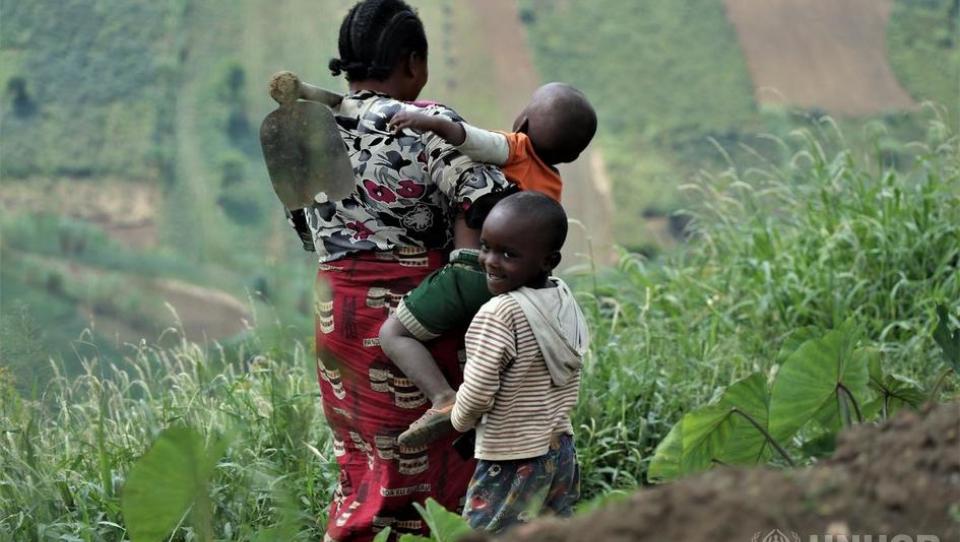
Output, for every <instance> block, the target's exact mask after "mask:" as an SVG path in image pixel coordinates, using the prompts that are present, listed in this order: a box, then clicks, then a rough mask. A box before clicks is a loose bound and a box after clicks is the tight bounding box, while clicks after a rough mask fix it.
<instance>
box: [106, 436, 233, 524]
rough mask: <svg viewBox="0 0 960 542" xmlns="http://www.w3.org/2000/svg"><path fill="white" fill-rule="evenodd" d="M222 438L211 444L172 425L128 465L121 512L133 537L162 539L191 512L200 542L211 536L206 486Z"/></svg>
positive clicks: (222, 447) (222, 445)
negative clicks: (128, 470)
mask: <svg viewBox="0 0 960 542" xmlns="http://www.w3.org/2000/svg"><path fill="white" fill-rule="evenodd" d="M226 446H227V441H226V440H225V439H220V440H217V441H215V442H213V443H212V444H210V445H206V444H204V441H203V437H202V436H201V435H200V434H198V433H197V432H196V431H194V430H192V429H188V428H186V427H171V428H168V429H166V430H164V431H163V432H162V433H160V435H159V436H158V437H157V440H156V441H155V442H154V443H153V446H151V447H150V449H149V450H147V452H146V453H145V454H144V455H143V457H141V458H140V460H139V461H137V463H136V464H135V465H134V466H133V468H132V469H131V470H130V476H129V478H128V479H127V483H126V485H125V486H124V489H123V498H122V506H123V516H124V518H125V519H126V523H127V531H128V533H129V534H130V538H131V539H132V540H133V541H134V542H141V541H143V542H147V541H153V540H163V539H165V538H167V537H168V536H169V535H170V532H171V531H173V530H174V529H176V528H177V527H178V526H179V525H180V524H181V523H182V522H183V521H184V519H185V516H186V515H187V514H188V513H190V515H191V516H192V520H193V521H192V523H193V525H194V528H195V530H196V533H197V536H198V538H199V539H200V540H201V541H204V542H205V541H208V540H213V534H212V531H211V525H210V524H211V514H212V510H211V505H210V498H209V495H208V485H209V482H210V479H211V477H212V475H213V470H214V467H215V466H216V464H217V461H219V459H220V457H221V456H222V455H223V452H224V451H225V450H226Z"/></svg>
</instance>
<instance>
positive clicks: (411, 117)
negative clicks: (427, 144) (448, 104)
mask: <svg viewBox="0 0 960 542" xmlns="http://www.w3.org/2000/svg"><path fill="white" fill-rule="evenodd" d="M390 127H391V128H393V129H394V130H396V131H398V132H399V131H400V130H403V129H405V128H408V129H410V130H414V131H417V132H433V133H435V134H437V135H438V136H440V138H441V139H443V140H444V141H446V142H447V143H449V144H451V145H454V146H459V145H462V144H463V140H464V138H465V137H466V132H465V131H464V129H463V125H462V124H460V123H459V122H454V121H452V120H450V119H448V118H446V117H441V116H437V115H427V114H425V113H418V112H416V111H409V110H406V111H404V110H401V111H398V112H397V113H396V114H395V115H394V116H393V118H391V119H390ZM471 158H472V157H471Z"/></svg>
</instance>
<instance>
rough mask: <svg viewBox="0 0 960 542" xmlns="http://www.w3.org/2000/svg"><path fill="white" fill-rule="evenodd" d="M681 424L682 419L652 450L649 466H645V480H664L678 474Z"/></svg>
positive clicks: (681, 444) (654, 481) (658, 481)
mask: <svg viewBox="0 0 960 542" xmlns="http://www.w3.org/2000/svg"><path fill="white" fill-rule="evenodd" d="M682 425H683V421H682V420H681V421H679V422H677V423H676V424H675V425H674V426H673V428H671V429H670V432H669V433H667V436H666V437H664V439H663V440H661V441H660V444H658V445H657V449H656V450H655V451H654V452H653V459H652V460H650V467H649V468H647V480H649V481H650V482H653V483H660V482H666V481H668V480H673V479H674V478H676V477H678V476H680V455H681V454H682V453H683V439H682V433H681V427H682Z"/></svg>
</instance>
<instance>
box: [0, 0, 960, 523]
mask: <svg viewBox="0 0 960 542" xmlns="http://www.w3.org/2000/svg"><path fill="white" fill-rule="evenodd" d="M351 3H352V2H350V1H348V0H312V1H309V2H308V1H306V0H286V1H284V2H262V1H257V0H236V1H232V2H226V1H223V0H210V1H204V2H197V1H193V0H176V1H171V2H147V1H145V0H126V1H123V2H118V1H113V0H58V1H51V0H33V1H31V2H23V1H18V0H2V1H0V89H2V102H0V103H2V107H0V133H2V134H3V135H2V140H0V145H2V149H0V152H2V156H0V180H2V192H0V207H2V209H3V212H2V218H0V228H2V236H0V383H2V389H3V399H2V400H3V403H2V405H3V406H2V408H3V410H2V415H0V431H2V432H3V433H2V438H3V439H4V441H5V442H4V445H3V446H0V450H2V451H0V465H2V466H3V472H4V475H3V479H2V480H0V495H3V502H4V505H3V506H2V509H0V533H3V535H5V536H6V535H9V536H11V537H13V538H14V539H36V540H41V539H48V538H57V537H61V538H62V539H76V540H99V539H104V540H119V539H122V538H123V537H124V536H125V535H124V533H125V530H124V529H125V527H124V521H123V519H122V516H121V514H120V501H119V494H120V493H119V490H120V488H121V487H122V486H123V482H124V479H125V476H126V473H127V471H128V469H129V466H130V465H131V463H132V461H133V460H134V459H136V458H137V457H139V456H140V455H141V454H142V453H143V451H144V450H145V449H146V447H147V446H148V445H149V444H150V442H152V440H153V438H154V437H155V436H156V435H157V434H158V433H159V432H160V431H161V430H162V429H163V428H165V427H167V426H169V425H171V424H177V423H188V424H190V425H192V426H193V427H196V428H198V430H199V431H200V432H201V434H203V435H207V436H209V435H216V434H220V435H232V439H233V440H232V442H233V443H234V444H233V445H232V446H231V447H230V448H229V449H228V451H227V452H226V453H227V455H226V458H225V459H224V460H222V461H220V463H219V464H218V467H217V469H216V472H215V475H214V482H213V488H214V492H213V497H212V498H213V500H214V502H215V503H216V506H215V507H214V509H215V511H216V514H215V521H214V524H215V525H216V533H217V536H218V537H223V538H228V539H252V538H254V537H256V536H263V535H262V533H263V532H266V531H264V530H265V529H289V530H290V532H295V533H299V534H300V535H302V536H304V537H309V536H311V535H315V534H316V533H317V532H319V531H320V530H321V529H322V525H323V521H325V518H324V514H323V507H324V505H325V503H326V502H327V499H328V496H329V493H330V491H331V487H332V484H333V482H334V480H335V478H334V477H333V474H334V471H333V468H332V463H331V460H332V455H331V450H330V449H329V441H328V439H327V436H326V433H325V429H324V427H323V424H322V417H321V416H320V413H319V411H318V409H317V397H316V395H315V389H314V388H315V385H314V383H313V376H312V372H313V369H312V361H311V358H312V350H311V349H312V340H311V339H310V337H311V335H312V331H311V326H312V313H313V301H312V277H313V274H314V272H315V265H314V262H313V260H312V257H311V255H309V254H306V253H304V252H303V251H302V250H301V249H300V247H299V243H298V241H297V240H296V238H295V236H294V235H292V233H291V232H290V231H289V230H288V227H287V225H286V223H285V221H284V220H283V214H282V212H281V210H280V207H279V204H278V203H277V202H276V199H275V197H274V195H273V193H272V191H271V189H270V186H269V183H268V181H267V175H266V171H265V168H264V166H263V161H262V157H261V156H260V151H259V144H258V141H257V129H258V125H259V121H260V119H262V118H263V116H264V115H265V114H266V113H267V112H269V111H270V110H271V109H272V104H271V103H270V101H269V99H268V97H267V95H266V92H265V85H266V82H267V80H268V78H269V76H270V74H272V73H273V72H275V71H278V70H280V69H289V70H292V71H295V72H297V73H299V74H301V75H302V76H303V78H304V79H305V80H308V81H311V82H313V83H316V84H320V85H323V86H327V87H330V88H335V89H342V88H343V82H342V81H340V80H334V79H333V78H331V77H330V76H329V75H328V72H327V70H326V69H325V66H326V62H327V60H328V59H329V58H330V57H332V56H335V52H336V51H335V46H336V40H335V36H336V28H337V27H338V25H339V22H340V20H341V18H342V16H343V14H344V13H345V12H346V10H347V9H348V7H349V5H350V4H351ZM413 4H414V5H416V7H417V8H418V9H419V11H420V14H421V16H422V18H423V19H424V22H425V24H426V25H427V32H428V36H429V38H430V43H431V59H430V60H431V82H430V84H429V85H428V87H427V89H426V90H425V91H424V94H423V95H424V96H425V97H429V98H431V99H437V100H438V101H442V102H444V103H447V104H449V105H451V106H453V107H454V108H456V109H458V110H459V111H460V112H461V113H462V114H464V115H465V116H466V117H467V118H468V119H470V120H471V121H473V122H475V123H477V124H480V125H484V126H490V127H506V126H508V123H509V120H510V119H511V118H512V116H513V115H514V113H515V106H514V104H515V103H523V100H524V99H525V96H519V97H518V96H517V95H516V94H517V93H516V92H515V89H514V87H512V86H511V82H512V81H513V82H516V84H517V85H520V84H521V82H523V81H527V82H536V81H548V80H564V81H568V82H570V83H572V84H574V85H576V86H578V87H580V88H582V89H583V90H584V91H585V92H586V93H587V94H588V95H589V96H590V97H591V99H592V101H593V102H594V104H595V105H596V107H597V109H598V112H599V115H600V133H599V134H598V138H597V141H596V143H595V144H594V146H593V149H592V152H593V154H592V155H591V157H590V159H589V167H588V168H587V173H585V174H582V175H581V174H580V173H577V175H578V177H577V182H584V183H589V184H590V186H594V187H597V193H598V194H601V195H604V194H606V196H604V197H606V198H607V200H608V202H607V203H604V202H603V201H599V200H598V201H591V202H587V203H592V204H594V208H602V206H603V205H606V204H608V203H609V204H612V213H609V214H606V215H604V216H605V217H606V218H605V219H606V220H607V223H603V224H598V223H594V222H590V221H589V220H587V219H586V218H584V221H586V222H588V233H590V232H591V231H592V232H594V233H595V234H596V232H597V231H599V230H600V229H603V228H608V229H609V231H611V232H612V239H613V241H615V242H616V244H617V246H618V247H619V248H618V250H619V252H618V254H619V255H620V257H619V258H618V259H617V264H616V265H612V266H605V265H603V264H604V263H606V259H605V252H604V250H605V249H602V248H598V249H597V250H596V251H595V252H594V254H593V256H594V258H593V259H591V258H589V257H588V256H589V255H587V256H585V257H578V256H575V257H574V258H573V259H572V260H573V261H574V262H575V263H576V264H577V265H574V266H573V267H571V268H570V269H569V272H570V273H571V277H572V278H573V279H574V280H575V282H576V283H577V285H578V292H579V295H580V296H581V300H582V301H583V303H584V305H585V307H587V308H588V309H589V312H590V317H591V318H592V320H593V324H594V325H593V328H594V330H595V335H596V339H595V343H594V349H593V351H592V352H591V355H590V360H589V361H590V363H589V365H588V368H587V378H586V379H585V382H584V394H583V401H582V402H581V404H580V406H579V407H578V410H577V414H576V424H577V426H578V448H579V450H580V454H581V460H582V462H583V464H584V465H585V470H584V474H585V489H586V493H587V495H588V496H596V495H604V494H608V493H609V492H610V491H611V490H615V489H622V488H631V487H635V486H636V485H639V484H642V483H645V481H646V478H645V477H646V472H647V467H648V465H649V462H650V458H651V457H652V454H653V452H654V449H655V447H656V446H657V444H658V443H659V442H660V441H661V440H662V439H663V437H664V436H665V435H666V434H667V431H668V430H669V429H670V427H671V426H672V425H673V424H674V423H675V422H677V421H678V420H679V419H680V417H681V415H682V414H683V413H684V412H687V411H689V410H690V409H692V408H693V407H696V406H700V405H703V404H706V403H708V402H710V401H711V400H713V399H716V398H717V397H718V395H719V394H720V393H721V391H722V389H723V388H724V387H725V386H727V385H728V384H729V383H730V382H731V381H733V380H734V379H736V378H739V377H743V376H746V375H747V374H749V373H752V372H754V371H761V372H775V370H776V367H777V366H778V363H779V361H782V360H779V361H778V359H777V353H778V352H779V351H780V347H781V345H782V344H783V343H784V341H785V340H786V339H787V337H789V336H790V334H791V333H792V332H794V331H795V330H796V329H799V328H802V327H804V326H818V327H820V328H823V329H832V328H835V327H838V326H839V325H840V324H841V323H842V322H844V321H846V320H848V319H851V318H852V319H853V321H854V322H855V325H856V326H857V328H858V329H859V330H860V332H861V333H862V336H863V341H865V344H867V345H869V346H872V347H876V348H877V349H878V350H879V351H881V352H882V353H883V356H884V359H883V362H884V366H885V367H887V368H889V369H890V370H892V371H895V372H897V373H898V374H900V375H901V376H903V377H904V378H907V379H910V380H911V381H912V382H915V383H916V384H917V385H918V386H921V387H923V388H924V389H930V388H931V387H932V386H933V384H934V380H935V379H936V378H937V376H938V374H939V370H938V367H939V365H938V364H939V361H938V359H939V358H938V357H937V356H938V354H937V352H938V350H937V348H938V347H937V346H935V344H934V341H933V339H932V330H933V329H934V326H936V324H937V317H936V316H935V309H936V306H937V305H938V304H945V305H947V306H948V308H949V309H950V311H951V312H950V314H953V315H954V317H953V318H954V319H955V318H956V316H955V315H956V314H957V313H958V310H960V278H958V273H957V267H958V250H960V248H958V247H960V233H958V228H960V202H958V194H960V187H958V183H960V179H958V175H960V173H958V163H960V156H958V152H957V140H956V137H955V134H957V131H958V127H960V126H958V124H960V97H958V92H960V45H958V39H960V38H958V24H960V19H958V18H960V1H958V0H883V1H876V2H872V3H857V2H850V3H849V5H851V6H854V7H856V9H860V10H863V11H862V12H860V14H861V15H863V17H860V18H859V19H858V20H875V19H876V18H877V17H879V19H878V20H880V21H882V24H875V25H873V26H871V27H869V28H866V27H865V28H864V29H862V30H863V31H862V32H858V33H852V32H848V29H847V27H846V26H844V25H846V24H847V23H846V22H845V21H846V19H843V17H842V15H843V14H835V15H836V17H834V18H832V19H831V18H825V19H823V20H822V21H821V22H822V25H823V26H824V27H825V29H826V30H825V32H827V35H828V36H834V37H836V42H838V43H839V45H837V47H841V46H842V47H845V49H843V50H844V51H852V52H850V54H849V58H851V59H853V60H850V62H852V63H853V64H850V66H854V65H856V62H857V59H868V60H869V59H873V60H869V62H876V60H875V59H874V57H872V56H870V55H869V54H868V53H870V52H871V51H874V50H875V47H872V45H870V44H874V43H875V42H874V41H870V40H872V39H880V40H882V41H881V42H880V43H882V44H884V54H883V55H881V57H882V61H883V62H885V63H886V67H887V68H889V69H890V70H891V72H892V74H893V77H894V79H895V81H894V82H895V83H896V84H897V85H899V86H900V87H901V88H902V90H903V91H904V92H905V93H906V95H907V96H909V104H908V105H903V103H902V102H897V103H896V104H891V105H890V106H889V107H883V106H882V104H881V106H879V107H876V108H874V109H873V110H872V111H870V112H856V113H851V112H849V111H845V110H843V109H842V108H841V109H835V110H831V109H827V108H825V107H819V106H816V105H809V104H807V105H797V104H796V103H794V102H791V100H790V91H791V88H793V87H792V86H785V87H784V88H781V89H778V92H774V93H770V92H769V89H760V88H758V87H757V85H756V83H755V80H756V79H757V78H758V77H760V76H761V75H763V72H762V69H761V68H758V66H762V65H763V64H762V62H761V61H762V60H763V59H757V58H756V57H755V56H754V57H751V56H750V55H749V54H748V53H749V52H750V51H751V49H750V48H749V47H747V46H746V44H747V43H748V42H747V41H745V39H746V38H745V36H744V32H747V30H745V29H746V28H749V23H751V22H753V23H754V24H760V26H761V27H762V28H778V27H777V25H781V27H782V28H785V29H789V28H791V21H790V20H786V21H782V20H776V19H763V20H760V15H761V14H762V13H763V14H764V17H769V13H764V12H763V11H762V10H760V9H759V8H758V6H759V4H751V2H749V1H747V0H739V1H734V0H727V1H726V2H722V1H720V0H684V1H676V2H646V3H640V2H632V1H629V0H595V1H593V2H591V3H590V7H589V9H586V8H585V7H584V5H583V4H581V3H578V2H570V1H565V0H517V1H515V2H514V1H512V0H490V2H489V3H486V2H484V3H480V2H462V1H459V2H458V1H453V0H438V1H426V0H424V1H416V2H413ZM781 4H784V5H788V4H790V3H789V2H785V3H783V2H782V3H781ZM824 5H826V4H824ZM877 6H879V7H877ZM734 7H739V8H740V10H743V11H742V12H743V13H746V14H747V16H746V19H744V18H743V17H740V18H737V17H734V16H733V15H732V14H733V13H734V11H733V8H734ZM482 10H496V13H497V14H498V15H500V16H501V17H502V20H503V21H504V24H502V25H494V30H491V25H489V24H486V25H485V24H480V23H478V21H481V20H483V17H484V14H485V13H487V12H485V11H482ZM740 12H741V11H737V13H740ZM750 13H756V14H757V15H756V17H757V20H754V21H751V20H750V17H749V14H750ZM504 14H505V15H504ZM868 15H869V16H868ZM783 33H785V34H789V35H794V36H796V39H798V40H801V43H800V45H803V43H802V40H803V36H804V32H793V33H790V32H783ZM851 36H854V37H851ZM878 36H879V37H878ZM858 40H859V41H858ZM828 41H829V40H828ZM505 44H509V45H505ZM518 44H519V45H518ZM511 48H512V49H511ZM791 50H792V51H796V50H799V51H804V50H805V49H804V48H803V47H795V48H793V49H791ZM787 52H788V51H787V50H786V49H778V48H775V47H771V48H769V51H767V54H769V55H772V56H773V57H774V60H777V61H779V62H780V63H781V64H786V65H787V66H788V67H789V69H788V70H787V71H788V72H789V73H790V74H791V76H792V77H793V79H791V81H793V82H792V83H791V85H800V84H803V85H808V86H811V87H813V88H815V89H820V92H822V93H823V94H822V95H823V96H829V95H831V93H833V94H836V93H843V92H845V90H844V89H845V88H846V89H847V90H846V91H847V92H849V89H850V88H851V87H848V86H846V85H847V83H846V82H845V80H844V79H843V77H842V76H843V74H844V73H846V71H848V70H847V67H844V66H843V65H841V64H837V65H835V66H836V67H831V68H830V69H828V70H827V71H826V72H822V71H816V70H812V69H811V68H810V67H809V62H806V61H809V58H807V59H804V58H803V57H802V55H800V58H799V59H797V58H796V57H794V56H790V55H788V54H787ZM778 54H779V55H781V56H782V58H781V57H777V55H778ZM810 54H813V53H810ZM836 56H837V57H838V58H843V59H847V58H848V57H846V56H843V55H836ZM521 57H526V58H528V59H529V60H530V61H529V62H527V61H521ZM791 62H792V64H791ZM838 62H839V61H838ZM864 62H867V61H866V60H865V61H864ZM871 66H873V65H871ZM848 67H849V66H848ZM874 67H875V66H874ZM511 70H512V71H511ZM518 70H522V71H518ZM831 70H832V71H831ZM504 74H506V75H504ZM869 82H870V81H868V83H869ZM867 86H868V87H869V86H870V85H867ZM877 86H878V87H879V84H877ZM771 95H773V96H775V98H776V99H773V100H771V99H769V96H771ZM505 96H507V97H509V98H510V99H505V98H504V97H505ZM517 100H519V102H517ZM864 100H866V96H865V95H864ZM927 101H930V102H931V103H930V104H928V105H925V104H926V102H927ZM824 103H826V102H824ZM827 115H829V116H827ZM568 180H569V178H568ZM572 205H575V206H577V207H575V208H576V209H577V213H579V212H581V209H586V208H588V207H589V206H586V207H585V206H584V203H583V202H574V203H572ZM583 212H584V213H587V212H588V211H586V210H584V211H583ZM577 213H574V216H577V217H578V218H579V216H578V215H577ZM601 214H603V213H601ZM596 235H597V237H598V240H599V237H600V235H599V234H596ZM952 322H953V325H956V321H955V320H954V321H952ZM771 374H772V373H771ZM600 389H603V390H605V393H602V394H599V393H594V391H595V390H600ZM942 389H943V393H946V394H951V393H955V392H956V385H955V384H954V383H952V381H948V382H947V384H946V386H945V387H943V388H942ZM638 413H639V414H638ZM800 444H801V443H800V442H797V443H796V445H797V446H800ZM814 456H815V454H811V455H809V457H814ZM183 529H184V530H182V531H181V534H180V535H179V536H181V537H187V538H189V536H190V535H189V533H190V532H191V531H190V527H186V526H185V527H183ZM184 533H188V534H184Z"/></svg>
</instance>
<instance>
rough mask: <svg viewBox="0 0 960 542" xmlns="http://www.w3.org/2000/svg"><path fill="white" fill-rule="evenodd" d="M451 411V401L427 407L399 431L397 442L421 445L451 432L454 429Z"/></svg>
mask: <svg viewBox="0 0 960 542" xmlns="http://www.w3.org/2000/svg"><path fill="white" fill-rule="evenodd" d="M451 412H453V401H451V402H450V403H448V404H445V405H442V406H436V407H433V408H429V409H427V411H426V412H424V413H423V416H420V417H419V418H417V419H416V420H415V421H414V422H413V423H411V424H410V427H408V428H407V430H406V431H404V432H403V433H400V436H399V437H397V442H398V443H399V444H400V445H401V446H411V447H415V446H423V445H425V444H428V443H430V442H433V441H435V440H437V439H438V438H440V437H442V436H444V435H447V434H449V433H452V432H453V430H454V429H453V424H452V423H451V422H450V413H451Z"/></svg>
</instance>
